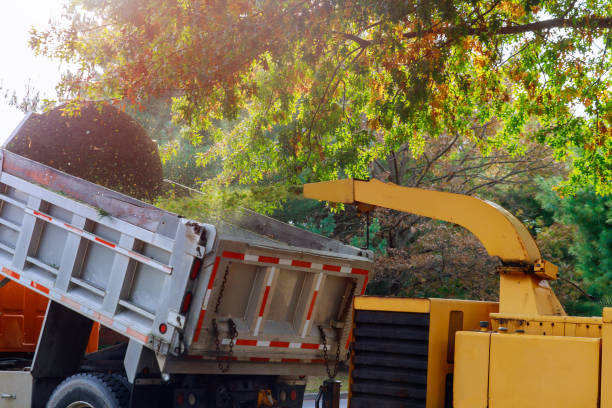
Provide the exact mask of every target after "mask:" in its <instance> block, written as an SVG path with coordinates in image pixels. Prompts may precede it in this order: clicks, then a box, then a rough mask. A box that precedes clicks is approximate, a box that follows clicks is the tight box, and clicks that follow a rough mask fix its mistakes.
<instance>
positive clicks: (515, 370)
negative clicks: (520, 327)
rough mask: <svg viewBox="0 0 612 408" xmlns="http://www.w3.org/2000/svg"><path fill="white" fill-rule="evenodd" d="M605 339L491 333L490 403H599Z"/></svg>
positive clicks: (499, 407)
mask: <svg viewBox="0 0 612 408" xmlns="http://www.w3.org/2000/svg"><path fill="white" fill-rule="evenodd" d="M599 345H600V339H596V338H578V337H557V336H531V335H526V334H501V333H494V334H492V335H491V361H490V368H489V406H490V407H491V408H517V407H520V408H542V407H554V408H576V407H580V408H590V407H593V408H596V407H597V402H598V389H599Z"/></svg>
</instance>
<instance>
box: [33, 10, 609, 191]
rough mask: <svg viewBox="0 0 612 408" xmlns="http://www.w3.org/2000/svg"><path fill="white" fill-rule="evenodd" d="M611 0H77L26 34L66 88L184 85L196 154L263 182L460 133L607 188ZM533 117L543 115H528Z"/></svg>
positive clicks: (360, 166) (362, 165) (112, 95)
mask: <svg viewBox="0 0 612 408" xmlns="http://www.w3.org/2000/svg"><path fill="white" fill-rule="evenodd" d="M611 27H612V3H611V2H610V1H609V0H580V1H576V0H543V1H539V0H488V1H473V0H469V1H468V0H458V1H449V0H432V1H425V0H413V1H399V0H378V1H373V0H316V1H314V0H284V1H279V0H231V1H228V0H72V2H71V5H70V6H69V7H68V8H67V11H66V19H65V21H64V22H59V23H55V24H53V25H51V27H50V28H49V29H47V30H44V31H37V30H33V32H32V39H31V45H32V47H33V48H34V49H35V50H37V51H38V52H39V53H42V54H46V55H50V56H54V57H57V58H60V59H62V60H65V61H68V62H70V63H72V64H75V63H76V67H77V69H76V70H74V71H73V72H72V73H70V74H68V75H66V76H65V77H64V80H63V82H62V84H60V91H62V92H63V95H64V97H66V98H73V97H77V98H82V99H112V100H117V101H122V100H125V99H127V100H129V101H130V102H132V103H134V104H136V105H138V104H140V103H144V102H145V101H146V100H147V99H148V98H149V97H157V96H168V95H172V96H174V97H175V102H174V109H175V112H176V113H177V115H178V119H179V120H180V121H182V122H183V123H185V124H188V125H189V126H190V128H191V130H192V136H193V137H194V138H196V139H197V138H198V137H200V136H199V135H201V134H202V131H204V130H209V129H210V127H211V123H213V121H214V120H215V119H220V118H225V119H230V120H236V121H237V122H236V123H237V124H236V126H235V127H233V128H232V129H231V131H226V132H222V131H219V132H217V133H216V134H214V138H215V140H214V142H215V143H214V144H213V145H212V147H211V148H210V149H209V150H208V151H207V152H206V153H203V154H202V155H201V157H200V159H201V161H202V162H206V161H207V160H211V159H214V158H218V157H221V158H222V159H223V163H224V172H223V176H224V178H225V180H228V181H229V180H239V181H241V182H245V183H254V182H255V183H256V182H260V181H262V180H265V179H267V178H270V177H275V176H278V175H279V174H280V175H282V177H283V178H285V179H286V180H289V181H290V182H295V181H297V180H298V179H299V178H301V179H302V181H303V180H304V179H308V180H310V179H331V178H337V177H339V176H353V177H366V176H368V173H369V170H370V168H369V165H370V164H371V162H372V161H373V160H374V159H375V158H384V157H387V156H388V155H390V154H392V153H393V152H395V151H397V150H398V149H400V147H401V146H404V145H406V144H408V145H410V146H411V147H412V148H413V149H414V150H417V151H418V150H419V149H421V148H422V146H423V144H424V141H425V140H426V138H435V137H438V136H440V135H451V136H452V137H454V136H456V135H457V136H459V137H460V139H461V140H465V141H468V140H469V141H471V142H472V143H476V144H477V145H478V146H479V148H481V149H482V150H483V151H484V152H486V151H488V150H489V149H492V148H496V147H499V146H502V145H503V146H506V147H507V148H508V149H509V151H510V152H517V153H520V152H521V151H522V150H523V149H524V148H523V144H522V141H524V140H526V139H531V140H534V141H537V142H539V143H542V144H545V145H548V146H550V147H551V148H552V149H553V151H554V155H555V158H556V159H557V160H559V161H563V160H570V161H572V163H573V171H572V173H571V174H570V176H569V179H568V181H567V182H566V183H565V184H564V189H565V190H566V192H572V191H575V189H576V187H578V186H582V185H592V186H594V187H595V189H596V191H597V192H598V193H600V194H607V193H611V192H612V183H610V180H611V179H612V137H611V132H612V97H611V95H610V86H611V84H612V79H611V76H610V68H611V67H612V56H611V55H612V53H611V52H610V50H609V48H610V46H611V45H612V36H611V35H610V29H611ZM534 123H535V124H536V125H534Z"/></svg>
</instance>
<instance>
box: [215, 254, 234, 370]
mask: <svg viewBox="0 0 612 408" xmlns="http://www.w3.org/2000/svg"><path fill="white" fill-rule="evenodd" d="M229 267H230V265H229V264H228V265H227V267H226V268H225V274H224V275H223V281H222V282H221V289H220V290H219V296H217V303H216V305H215V315H216V314H217V313H219V307H220V306H221V299H222V298H223V292H225V284H226V283H227V276H228V275H229ZM212 326H213V335H214V336H215V352H216V354H217V365H218V366H219V370H221V372H222V373H226V372H228V371H229V369H230V362H231V361H232V355H233V354H234V340H235V339H236V337H238V330H236V323H234V321H233V320H232V319H231V318H230V319H227V326H228V334H229V338H230V342H229V350H228V352H227V361H226V362H225V364H224V363H223V359H224V358H223V355H222V354H223V353H222V352H221V341H220V340H219V334H220V333H219V326H218V325H217V319H212Z"/></svg>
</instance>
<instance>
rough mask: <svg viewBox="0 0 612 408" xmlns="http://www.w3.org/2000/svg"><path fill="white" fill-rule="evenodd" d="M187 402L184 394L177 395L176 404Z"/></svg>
mask: <svg viewBox="0 0 612 408" xmlns="http://www.w3.org/2000/svg"><path fill="white" fill-rule="evenodd" d="M184 403H185V397H184V396H183V394H177V395H176V405H183V404H184Z"/></svg>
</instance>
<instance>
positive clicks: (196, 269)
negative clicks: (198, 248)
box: [189, 258, 202, 280]
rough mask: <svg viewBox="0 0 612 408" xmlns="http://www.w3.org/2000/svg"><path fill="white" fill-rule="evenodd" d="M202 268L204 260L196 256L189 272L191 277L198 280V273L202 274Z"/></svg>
mask: <svg viewBox="0 0 612 408" xmlns="http://www.w3.org/2000/svg"><path fill="white" fill-rule="evenodd" d="M201 268H202V260H201V259H198V258H196V259H195V260H194V261H193V265H192V266H191V272H189V279H191V280H196V279H197V277H198V275H199V274H200V269H201Z"/></svg>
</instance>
